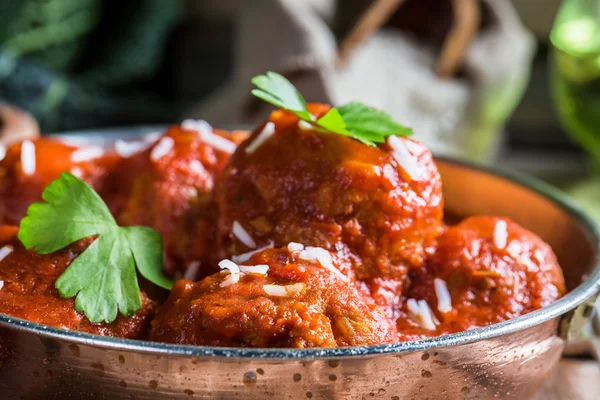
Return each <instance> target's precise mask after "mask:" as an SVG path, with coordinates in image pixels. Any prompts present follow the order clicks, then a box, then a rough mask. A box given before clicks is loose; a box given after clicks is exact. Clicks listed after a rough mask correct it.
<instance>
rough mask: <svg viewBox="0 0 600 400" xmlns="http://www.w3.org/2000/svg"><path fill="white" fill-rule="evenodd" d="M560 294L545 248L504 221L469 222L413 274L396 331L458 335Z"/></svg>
mask: <svg viewBox="0 0 600 400" xmlns="http://www.w3.org/2000/svg"><path fill="white" fill-rule="evenodd" d="M564 293H565V283H564V277H563V273H562V270H561V268H560V266H559V264H558V261H557V260H556V256H555V255H554V253H553V252H552V249H551V248H550V246H549V245H548V244H546V243H544V242H543V241H542V240H541V239H540V238H539V237H537V236H536V235H535V234H533V233H531V232H529V231H528V230H526V229H524V228H522V227H521V226H519V225H518V224H516V223H514V222H512V221H510V220H509V219H507V218H493V217H471V218H468V219H466V220H464V221H463V222H461V223H459V224H458V225H456V226H453V227H451V228H449V229H448V230H447V232H445V233H444V234H443V235H442V236H440V238H439V245H438V247H437V250H436V252H435V255H434V256H433V257H432V259H431V260H430V262H429V263H428V265H427V267H425V268H423V269H421V270H420V271H418V272H416V273H415V274H414V277H413V279H412V285H411V288H410V290H409V293H408V296H409V297H410V298H412V300H409V301H410V302H411V303H412V304H408V301H407V304H406V308H405V310H404V311H405V314H404V315H403V316H402V317H401V318H399V319H398V330H399V332H400V333H401V337H403V338H414V336H415V335H417V336H418V335H422V336H437V335H439V334H442V333H454V332H460V331H464V330H468V329H472V328H475V327H481V326H486V325H490V324H494V323H497V322H501V321H506V320H508V319H511V318H515V317H518V316H520V315H523V314H526V313H528V312H531V311H533V310H537V309H539V308H542V307H545V306H547V305H549V304H550V303H552V302H554V301H556V300H557V299H558V298H560V297H561V296H562V295H563V294H564ZM419 300H424V302H426V303H427V304H425V303H424V302H422V301H419ZM415 304H417V305H418V306H419V310H421V311H417V308H416V307H415ZM426 305H428V306H429V310H430V311H431V314H433V315H432V318H431V320H433V322H434V325H435V326H433V325H431V321H430V318H429V317H428V316H427V314H428V313H429V311H427V310H424V311H423V308H427V307H426ZM410 309H413V311H411V310H410ZM423 318H424V319H423ZM436 319H437V321H435V320H436ZM415 321H416V323H415ZM426 326H429V327H428V328H426V329H421V328H423V327H426Z"/></svg>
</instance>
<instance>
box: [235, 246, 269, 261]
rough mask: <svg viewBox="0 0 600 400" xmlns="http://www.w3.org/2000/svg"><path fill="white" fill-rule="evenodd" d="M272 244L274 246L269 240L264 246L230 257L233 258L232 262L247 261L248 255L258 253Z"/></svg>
mask: <svg viewBox="0 0 600 400" xmlns="http://www.w3.org/2000/svg"><path fill="white" fill-rule="evenodd" d="M274 246H275V243H273V242H269V243H267V245H266V246H264V247H261V248H258V249H256V250H252V251H249V252H247V253H243V254H238V255H237V256H232V257H231V259H232V260H233V262H235V263H238V264H240V263H243V262H246V261H248V260H249V259H250V257H252V256H253V255H254V254H256V253H260V252H261V251H263V250H267V249H272V248H273V247H274Z"/></svg>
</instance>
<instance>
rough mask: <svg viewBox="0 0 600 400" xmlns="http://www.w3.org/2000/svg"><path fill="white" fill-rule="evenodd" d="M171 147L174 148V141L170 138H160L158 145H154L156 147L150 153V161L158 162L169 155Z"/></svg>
mask: <svg viewBox="0 0 600 400" xmlns="http://www.w3.org/2000/svg"><path fill="white" fill-rule="evenodd" d="M173 146H175V141H174V140H173V138H172V137H170V136H164V137H162V138H160V140H159V141H158V143H156V145H155V146H154V148H153V149H152V151H151V152H150V159H151V160H152V161H158V160H160V159H161V158H163V157H164V156H166V155H167V154H169V152H170V151H171V150H173Z"/></svg>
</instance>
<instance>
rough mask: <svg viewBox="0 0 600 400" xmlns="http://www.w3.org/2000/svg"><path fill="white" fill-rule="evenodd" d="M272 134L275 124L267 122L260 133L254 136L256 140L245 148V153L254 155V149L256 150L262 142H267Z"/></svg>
mask: <svg viewBox="0 0 600 400" xmlns="http://www.w3.org/2000/svg"><path fill="white" fill-rule="evenodd" d="M274 134H275V124H274V123H272V122H270V121H269V122H267V124H266V125H265V127H264V128H263V129H262V131H260V133H259V134H258V136H256V139H254V141H253V142H252V143H250V144H249V145H248V146H247V147H246V153H248V154H252V153H254V152H255V151H256V149H258V148H259V147H260V146H261V145H262V144H263V143H264V142H266V141H267V140H269V138H270V137H271V136H273V135H274Z"/></svg>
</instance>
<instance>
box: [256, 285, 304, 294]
mask: <svg viewBox="0 0 600 400" xmlns="http://www.w3.org/2000/svg"><path fill="white" fill-rule="evenodd" d="M305 288H306V285H305V284H304V283H294V284H292V285H286V286H282V285H263V290H264V291H265V293H266V294H268V295H269V296H275V297H291V296H293V295H295V294H299V293H302V292H303V291H304V289H305Z"/></svg>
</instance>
